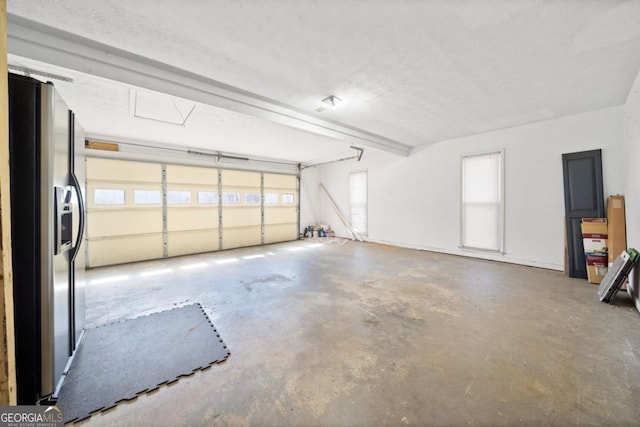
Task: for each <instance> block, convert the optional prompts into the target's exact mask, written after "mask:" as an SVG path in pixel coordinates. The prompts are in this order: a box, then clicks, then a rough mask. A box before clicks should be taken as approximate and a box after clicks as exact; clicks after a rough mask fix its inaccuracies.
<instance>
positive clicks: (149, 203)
mask: <svg viewBox="0 0 640 427" xmlns="http://www.w3.org/2000/svg"><path fill="white" fill-rule="evenodd" d="M162 223H163V221H162V168H161V165H159V164H153V163H142V162H130V161H122V160H105V159H96V158H88V159H87V243H88V245H87V246H88V250H89V265H90V266H92V267H95V266H99V265H109V264H119V263H123V262H131V261H140V260H145V259H153V258H161V257H162V256H163V230H162V229H163V225H162Z"/></svg>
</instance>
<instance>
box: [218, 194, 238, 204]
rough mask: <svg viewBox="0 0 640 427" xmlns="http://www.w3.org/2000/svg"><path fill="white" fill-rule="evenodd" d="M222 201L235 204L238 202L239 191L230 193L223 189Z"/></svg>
mask: <svg viewBox="0 0 640 427" xmlns="http://www.w3.org/2000/svg"><path fill="white" fill-rule="evenodd" d="M222 203H224V204H225V205H237V204H238V203H240V193H231V192H227V191H225V192H224V193H222Z"/></svg>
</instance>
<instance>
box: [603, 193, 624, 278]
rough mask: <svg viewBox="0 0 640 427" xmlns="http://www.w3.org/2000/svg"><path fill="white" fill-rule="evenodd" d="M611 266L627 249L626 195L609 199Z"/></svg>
mask: <svg viewBox="0 0 640 427" xmlns="http://www.w3.org/2000/svg"><path fill="white" fill-rule="evenodd" d="M607 221H608V227H607V228H608V229H607V235H608V243H607V247H608V248H609V266H611V264H613V262H614V261H615V260H616V258H617V257H618V256H619V255H620V254H621V253H622V251H624V250H626V249H627V227H626V223H625V212H624V196H611V197H609V198H608V199H607Z"/></svg>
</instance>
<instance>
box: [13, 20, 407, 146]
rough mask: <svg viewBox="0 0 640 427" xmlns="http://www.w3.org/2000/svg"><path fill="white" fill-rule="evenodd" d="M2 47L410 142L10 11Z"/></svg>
mask: <svg viewBox="0 0 640 427" xmlns="http://www.w3.org/2000/svg"><path fill="white" fill-rule="evenodd" d="M7 50H8V52H9V53H11V54H15V55H18V56H22V57H25V58H30V59H34V60H37V61H41V62H45V63H48V64H52V65H56V66H59V67H64V68H68V69H72V70H76V71H80V72H83V73H87V74H92V75H95V76H99V77H104V78H107V79H111V80H115V81H118V82H122V83H126V84H130V85H134V86H138V87H142V88H146V89H150V90H154V91H157V92H162V93H166V94H168V95H172V96H177V97H181V98H186V99H190V100H193V101H197V102H201V103H204V104H209V105H213V106H215V107H219V108H224V109H226V110H231V111H235V112H239V113H243V114H247V115H251V116H254V117H259V118H262V119H266V120H270V121H272V122H276V123H280V124H283V125H286V126H290V127H293V128H297V129H302V130H305V131H309V132H313V133H316V134H319V135H324V136H327V137H330V138H335V139H338V140H342V141H345V142H347V143H349V144H352V145H355V146H359V147H368V148H373V149H376V150H381V151H385V152H389V153H393V154H397V155H401V156H408V155H409V154H410V152H411V149H412V147H411V146H410V145H407V144H404V143H401V142H398V141H395V140H392V139H389V138H385V137H382V136H380V135H376V134H373V133H370V132H367V131H365V130H362V129H357V128H354V127H350V126H346V125H343V124H339V123H336V122H333V121H328V120H322V119H319V118H317V117H315V116H313V115H309V114H306V113H304V112H302V111H299V110H297V109H295V108H293V107H291V106H288V105H285V104H282V103H280V102H278V101H275V100H273V99H269V98H265V97H262V96H260V95H257V94H254V93H251V92H247V91H244V90H242V89H239V88H236V87H233V86H229V85H225V84H224V83H221V82H218V81H216V80H213V79H209V78H207V77H204V76H202V75H199V74H195V73H192V72H190V71H187V70H183V69H180V68H177V67H174V66H172V65H168V64H165V63H162V62H158V61H155V60H152V59H149V58H145V57H143V56H140V55H135V54H132V53H130V52H126V51H124V50H121V49H117V48H114V47H111V46H107V45H105V44H102V43H98V42H95V41H92V40H89V39H87V38H84V37H80V36H78V35H75V34H72V33H69V32H66V31H62V30H58V29H56V28H53V27H49V26H46V25H43V24H40V23H38V22H34V21H31V20H28V19H25V18H22V17H19V16H16V15H12V14H7Z"/></svg>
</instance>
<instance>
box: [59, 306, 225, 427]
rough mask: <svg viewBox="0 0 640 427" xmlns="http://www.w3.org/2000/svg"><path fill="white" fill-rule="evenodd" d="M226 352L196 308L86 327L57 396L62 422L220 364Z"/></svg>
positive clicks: (213, 330)
mask: <svg viewBox="0 0 640 427" xmlns="http://www.w3.org/2000/svg"><path fill="white" fill-rule="evenodd" d="M229 354H230V353H229V351H228V350H227V347H226V346H225V344H224V342H223V341H222V339H220V335H219V334H218V332H217V331H216V329H215V328H214V327H213V324H212V323H211V321H210V320H209V317H208V316H207V314H206V313H205V312H204V310H203V309H202V307H201V306H200V304H191V305H187V306H184V307H179V308H175V309H172V310H167V311H161V312H158V313H153V314H150V315H147V316H141V317H137V318H135V319H128V320H124V321H121V322H116V323H110V324H107V325H104V326H99V327H97V328H93V329H87V330H86V331H85V336H84V338H83V339H82V342H81V344H80V346H79V348H78V350H77V352H76V354H75V356H74V358H73V361H72V363H71V366H70V368H69V372H68V373H67V376H66V378H65V380H64V382H63V385H62V388H61V389H60V393H59V394H58V402H57V406H58V408H60V409H61V410H62V415H63V417H64V421H65V423H68V422H72V421H80V420H82V419H85V418H88V417H90V416H91V415H92V414H94V413H96V412H100V411H103V410H107V409H112V408H113V407H114V406H115V405H117V404H118V403H119V402H123V401H129V400H132V399H135V398H136V397H137V396H138V395H140V394H143V393H147V392H149V391H152V390H156V389H157V388H158V387H159V386H161V385H165V384H171V383H174V382H176V381H178V380H179V379H180V378H183V377H190V376H192V375H193V374H194V373H195V372H198V371H201V370H204V369H207V368H209V367H210V366H211V365H213V364H216V363H222V362H223V361H225V360H226V359H227V357H229Z"/></svg>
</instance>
